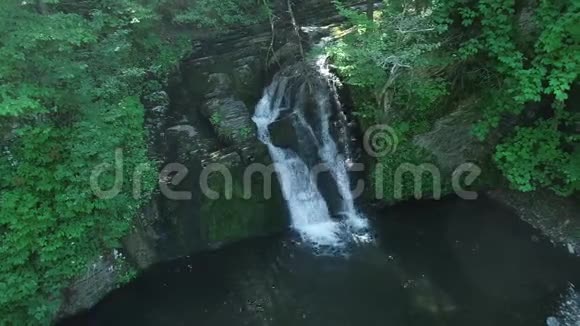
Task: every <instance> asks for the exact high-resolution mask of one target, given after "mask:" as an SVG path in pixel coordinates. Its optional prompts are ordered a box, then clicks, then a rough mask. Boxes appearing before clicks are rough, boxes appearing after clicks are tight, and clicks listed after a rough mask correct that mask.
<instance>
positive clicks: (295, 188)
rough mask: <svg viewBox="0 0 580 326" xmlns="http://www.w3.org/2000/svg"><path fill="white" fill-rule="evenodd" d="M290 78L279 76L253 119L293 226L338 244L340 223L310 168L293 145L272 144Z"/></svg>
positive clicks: (315, 240)
mask: <svg viewBox="0 0 580 326" xmlns="http://www.w3.org/2000/svg"><path fill="white" fill-rule="evenodd" d="M287 83H288V80H287V79H286V78H283V77H280V78H275V79H274V81H273V82H272V84H271V85H270V86H269V87H268V88H266V90H265V91H264V95H263V97H262V99H261V100H260V102H259V103H258V105H257V106H256V111H255V113H254V117H253V118H252V120H253V121H254V123H255V124H256V126H257V127H258V137H259V138H260V141H262V142H263V143H264V144H266V145H267V146H268V150H269V152H270V156H271V157H272V160H273V161H274V164H275V167H276V172H277V174H278V178H279V180H280V184H281V187H282V193H283V195H284V198H285V199H286V201H287V204H288V208H289V210H290V215H291V219H292V226H293V227H294V228H295V229H296V230H297V231H298V232H300V234H301V235H302V236H303V237H304V238H305V239H306V240H307V241H310V242H313V243H315V244H321V245H335V244H338V243H339V242H340V239H339V237H338V231H339V225H338V223H337V222H335V221H333V220H332V219H331V218H330V214H329V212H328V206H327V205H326V202H325V201H324V198H323V197H322V195H321V194H320V191H319V190H318V187H317V185H316V182H315V180H313V178H312V175H311V173H310V170H309V169H308V167H307V166H306V164H305V163H304V161H302V159H301V158H300V157H299V156H298V154H297V153H294V152H293V151H292V150H290V149H282V148H279V147H276V146H275V145H273V144H272V141H271V139H270V132H269V130H268V126H269V125H270V124H271V123H272V122H274V121H275V120H276V119H277V118H278V116H279V115H280V112H281V111H282V110H283V108H282V107H281V103H282V101H283V100H284V96H285V91H286V87H287Z"/></svg>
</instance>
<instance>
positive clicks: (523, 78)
mask: <svg viewBox="0 0 580 326" xmlns="http://www.w3.org/2000/svg"><path fill="white" fill-rule="evenodd" d="M338 6H339V8H341V10H342V12H343V14H344V15H345V16H347V17H348V18H349V21H350V24H351V29H350V30H349V34H348V35H347V36H346V37H344V38H343V39H342V40H341V41H340V42H338V43H337V44H336V45H334V46H332V47H331V48H330V49H329V52H330V54H331V55H332V57H333V58H334V62H335V63H336V65H337V68H338V70H339V73H340V74H341V75H342V76H343V77H344V78H345V79H346V82H347V83H348V84H350V85H351V86H352V87H353V88H354V89H355V91H354V94H355V101H356V108H357V110H358V114H359V115H360V116H361V117H362V120H363V121H364V123H365V125H367V126H368V125H371V124H376V123H388V124H390V125H391V126H393V127H394V128H395V130H396V131H397V133H398V134H399V135H400V136H401V143H402V144H400V145H401V146H400V148H401V149H400V150H399V152H397V154H396V155H390V156H386V157H383V158H380V159H379V164H382V165H384V166H385V167H386V170H393V169H394V168H396V166H397V165H398V164H400V163H403V162H412V163H417V162H429V161H431V160H432V158H430V157H429V155H427V154H425V153H423V152H422V151H421V150H420V149H419V148H417V147H416V146H414V145H413V144H412V138H413V136H414V135H417V134H420V133H422V132H425V131H427V130H429V128H430V127H432V125H433V123H434V121H435V120H436V119H437V118H438V117H441V116H443V115H444V114H447V113H449V112H451V111H453V110H455V109H456V108H458V107H460V106H462V105H463V106H465V103H469V105H468V106H469V109H470V110H473V111H474V112H476V113H477V114H478V115H479V117H480V118H479V122H478V123H477V124H476V125H475V126H474V128H473V134H474V135H475V136H476V137H477V138H478V139H479V140H480V141H482V142H492V140H491V138H496V139H497V138H499V139H500V142H499V144H497V145H496V147H495V151H494V153H493V157H491V158H490V161H493V162H494V163H495V166H496V167H497V168H499V170H501V172H502V173H503V175H504V176H505V178H507V180H509V182H510V184H511V186H512V187H513V188H515V189H518V190H521V191H532V190H536V189H541V188H547V189H551V190H553V191H554V192H556V193H558V194H560V195H571V194H572V193H574V192H575V191H577V190H578V188H579V187H580V170H579V168H580V149H579V148H578V144H579V142H578V140H579V130H578V122H579V121H580V120H579V118H580V116H579V114H580V112H579V111H578V107H577V103H574V101H573V100H570V99H569V97H570V96H571V95H572V94H573V92H574V91H575V92H576V93H578V85H577V78H578V72H579V70H580V27H579V26H580V24H579V23H580V3H579V2H578V1H572V0H542V1H538V2H537V3H536V2H526V1H515V0H483V1H432V2H429V1H385V2H384V3H383V7H382V8H381V9H380V10H377V11H376V12H375V13H374V17H373V18H372V19H369V17H368V15H365V14H363V13H360V12H356V11H352V10H347V9H345V8H344V7H343V6H342V5H341V4H340V3H339V4H338ZM576 101H577V100H576ZM391 181H392V179H389V178H386V179H385V181H384V182H386V183H388V184H386V185H385V186H386V189H392V188H393V187H394V185H393V184H392V183H391ZM411 189H412V188H411ZM389 193H391V194H392V193H393V191H390V192H387V194H389Z"/></svg>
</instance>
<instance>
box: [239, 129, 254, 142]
mask: <svg viewBox="0 0 580 326" xmlns="http://www.w3.org/2000/svg"><path fill="white" fill-rule="evenodd" d="M251 135H252V128H250V127H244V128H242V129H240V137H241V138H242V140H246V139H249V138H250V136H251Z"/></svg>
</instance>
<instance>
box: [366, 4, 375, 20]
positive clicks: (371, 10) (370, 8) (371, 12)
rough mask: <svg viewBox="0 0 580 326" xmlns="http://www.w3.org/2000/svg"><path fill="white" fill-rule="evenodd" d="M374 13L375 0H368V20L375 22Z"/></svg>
mask: <svg viewBox="0 0 580 326" xmlns="http://www.w3.org/2000/svg"><path fill="white" fill-rule="evenodd" d="M374 13H375V0H367V17H368V19H370V20H373V16H374Z"/></svg>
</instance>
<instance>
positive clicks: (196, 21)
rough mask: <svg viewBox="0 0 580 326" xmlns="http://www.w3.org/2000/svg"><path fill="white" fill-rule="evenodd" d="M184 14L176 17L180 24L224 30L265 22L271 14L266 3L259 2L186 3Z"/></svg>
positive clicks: (203, 0) (201, 0) (202, 0)
mask: <svg viewBox="0 0 580 326" xmlns="http://www.w3.org/2000/svg"><path fill="white" fill-rule="evenodd" d="M186 3H187V5H186V6H184V7H185V8H184V10H183V12H179V13H177V14H176V15H175V18H174V21H175V22H176V23H179V24H193V25H195V26H197V27H209V28H222V27H239V26H247V25H253V24H256V23H260V22H264V21H266V20H267V18H268V15H269V14H270V9H269V7H268V3H267V2H266V1H263V2H261V1H257V0H241V1H240V0H221V1H214V0H192V1H186Z"/></svg>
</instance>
